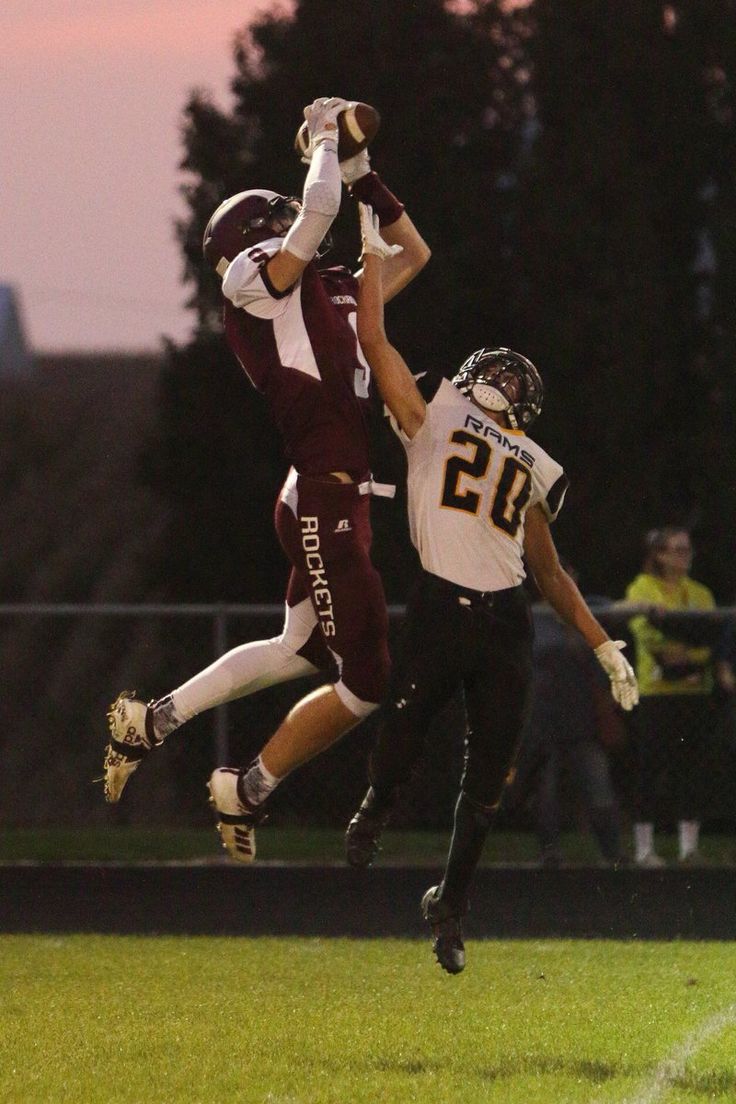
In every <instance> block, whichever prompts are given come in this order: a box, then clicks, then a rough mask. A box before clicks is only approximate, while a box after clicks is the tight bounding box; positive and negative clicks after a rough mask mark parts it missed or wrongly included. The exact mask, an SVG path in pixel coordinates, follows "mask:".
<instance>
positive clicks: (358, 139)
mask: <svg viewBox="0 0 736 1104" xmlns="http://www.w3.org/2000/svg"><path fill="white" fill-rule="evenodd" d="M380 125H381V116H380V115H379V114H378V112H377V111H376V109H375V107H371V105H370V104H366V103H360V102H355V101H353V102H351V103H350V104H349V105H348V107H347V108H346V109H345V111H341V112H340V114H339V115H338V116H337V159H338V161H347V160H348V158H349V157H355V154H356V153H360V151H361V150H362V149H365V147H366V146H367V145H368V143H369V142H372V141H373V139H374V138H375V137H376V134H377V133H378V128H379V126H380ZM308 147H309V131H308V130H307V123H306V120H305V121H304V122H303V123H302V125H301V126H300V127H299V130H298V131H297V135H296V138H295V139H294V149H295V150H296V152H297V153H298V154H299V156H300V157H303V156H304V155H305V153H306V152H307V149H308Z"/></svg>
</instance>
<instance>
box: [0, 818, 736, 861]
mask: <svg viewBox="0 0 736 1104" xmlns="http://www.w3.org/2000/svg"><path fill="white" fill-rule="evenodd" d="M449 840H450V833H449V831H447V832H440V831H416V832H410V831H391V830H389V831H387V832H386V833H385V834H384V838H383V850H382V852H381V856H380V858H379V862H380V863H396V864H398V863H402V864H404V865H407V864H408V865H414V864H416V865H422V864H426V865H428V866H435V867H436V866H442V865H443V864H444V860H445V856H446V854H447V847H448V844H449ZM657 850H658V851H659V853H660V854H661V855H663V856H664V857H665V858H667V859H668V860H669V861H670V862H672V863H675V862H676V860H677V841H676V839H675V838H674V836H672V835H662V836H658V837H657ZM561 851H562V854H563V857H564V859H565V861H566V862H569V863H593V864H595V863H597V862H598V861H599V854H598V851H597V849H596V845H595V842H594V841H593V839H592V837H591V836H590V835H589V834H587V833H582V832H566V833H563V836H562V841H561ZM701 852H702V855H703V858H704V860H705V861H706V862H708V863H712V864H714V865H725V866H730V865H733V864H734V863H736V837H734V836H733V835H731V836H728V835H717V834H712V835H704V836H703V837H702V839H701ZM222 855H223V852H222V850H221V848H220V845H219V840H218V837H217V833H216V832H215V830H214V827H213V828H190V829H186V828H184V829H165V828H160V829H157V828H141V827H135V828H130V827H124V826H117V825H112V826H101V827H95V828H63V827H59V828H11V829H4V830H3V832H2V833H1V834H0V862H18V861H37V862H61V861H89V862H110V861H113V862H114V861H117V862H153V861H171V860H175V861H176V860H178V861H184V860H206V859H215V858H221V857H222ZM258 858H259V860H260V861H261V862H269V861H272V862H273V861H291V862H314V863H321V862H328V863H329V862H340V863H342V862H343V861H344V836H343V831H342V830H341V829H335V828H305V827H286V826H284V827H273V826H271V825H266V826H265V827H263V828H262V829H261V830H259V832H258ZM537 858H538V849H537V844H536V839H535V836H534V834H533V833H531V832H491V834H490V836H489V837H488V842H487V843H486V847H485V850H484V853H483V857H482V860H481V862H482V863H483V864H487V863H496V862H506V863H517V862H535V861H536V860H537Z"/></svg>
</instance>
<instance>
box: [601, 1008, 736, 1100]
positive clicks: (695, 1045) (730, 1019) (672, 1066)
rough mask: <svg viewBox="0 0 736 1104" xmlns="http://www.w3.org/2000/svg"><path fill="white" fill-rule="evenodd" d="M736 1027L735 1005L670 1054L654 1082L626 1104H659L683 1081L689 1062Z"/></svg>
mask: <svg viewBox="0 0 736 1104" xmlns="http://www.w3.org/2000/svg"><path fill="white" fill-rule="evenodd" d="M732 1024H736V1004H731V1005H729V1007H728V1008H724V1010H723V1011H722V1012H718V1013H716V1015H715V1016H711V1017H710V1019H708V1020H705V1021H704V1022H703V1023H702V1024H700V1026H699V1027H696V1028H695V1030H694V1031H691V1032H690V1034H689V1035H688V1036H687V1037H686V1038H685V1039H684V1040H683V1041H682V1042H681V1043H678V1045H677V1046H676V1047H675V1048H674V1049H673V1050H672V1051H671V1053H670V1054H668V1056H667V1057H666V1058H665V1059H664V1060H663V1061H662V1062H660V1064H659V1065H658V1066H657V1068H656V1070H655V1071H654V1075H653V1076H652V1078H651V1080H647V1081H645V1082H643V1083H642V1085H641V1086H640V1088H639V1090H638V1092H636V1093H635V1094H634V1096H630V1097H629V1098H628V1099H627V1100H625V1101H624V1102H623V1104H657V1101H658V1100H661V1099H662V1096H663V1094H664V1093H666V1092H667V1090H668V1089H669V1088H670V1086H671V1085H673V1084H674V1082H675V1081H676V1080H677V1079H678V1077H682V1075H683V1074H684V1072H685V1067H686V1065H687V1063H688V1061H689V1060H690V1059H691V1058H692V1057H693V1055H694V1054H697V1052H698V1051H699V1050H700V1048H701V1047H702V1046H703V1044H704V1043H707V1042H708V1040H709V1039H711V1038H712V1037H713V1036H714V1035H719V1034H720V1033H721V1031H723V1029H724V1028H726V1027H730V1026H731V1025H732Z"/></svg>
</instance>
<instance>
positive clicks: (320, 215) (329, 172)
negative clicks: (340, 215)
mask: <svg viewBox="0 0 736 1104" xmlns="http://www.w3.org/2000/svg"><path fill="white" fill-rule="evenodd" d="M341 193H342V181H341V180H340V166H339V164H338V161H337V152H336V150H335V148H334V145H332V144H331V143H325V142H322V143H320V145H319V146H317V149H316V150H315V151H314V156H313V158H312V163H311V165H310V166H309V172H308V173H307V178H306V180H305V181H304V195H303V198H302V209H301V211H300V213H299V217H298V218H297V220H296V222H295V223H294V225H293V226H292V227H291V229H290V230H289V232H288V234H287V235H286V237H285V238H284V248H285V249H288V250H289V252H290V253H294V254H295V255H296V256H297V257H300V258H301V259H302V260H303V261H310V260H311V259H312V257H313V256H314V255H315V253H316V252H317V250H318V249H319V246H320V243H321V242H322V239H323V238H324V236H325V234H326V233H327V231H328V230H329V229H330V226H331V225H332V223H333V221H334V219H335V216H336V215H337V212H338V211H339V210H340V198H341Z"/></svg>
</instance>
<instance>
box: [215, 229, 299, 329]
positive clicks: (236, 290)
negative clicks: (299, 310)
mask: <svg viewBox="0 0 736 1104" xmlns="http://www.w3.org/2000/svg"><path fill="white" fill-rule="evenodd" d="M281 244H282V243H281V238H271V239H270V240H269V241H265V242H260V243H259V244H258V245H253V246H250V248H248V249H244V250H243V252H242V253H238V255H237V257H235V259H234V260H233V261H231V262H230V264H229V265H228V267H227V268H226V270H225V275H224V277H223V280H222V294H223V295H224V296H225V298H226V299H229V300H230V302H231V303H232V305H233V306H234V307H242V308H243V310H246V311H248V313H249V314H252V315H255V317H256V318H277V317H278V316H279V315H280V314H283V312H284V311H285V310H286V305H287V303H288V300H289V296H290V295H291V294H292V292H293V290H294V289H293V288H287V289H286V290H285V291H277V290H276V288H274V286H273V284H272V283H271V281H270V280H269V278H268V273H267V271H266V265H267V264H268V262H269V261H270V259H271V257H273V256H275V255H276V253H278V251H279V249H280V248H281Z"/></svg>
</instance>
